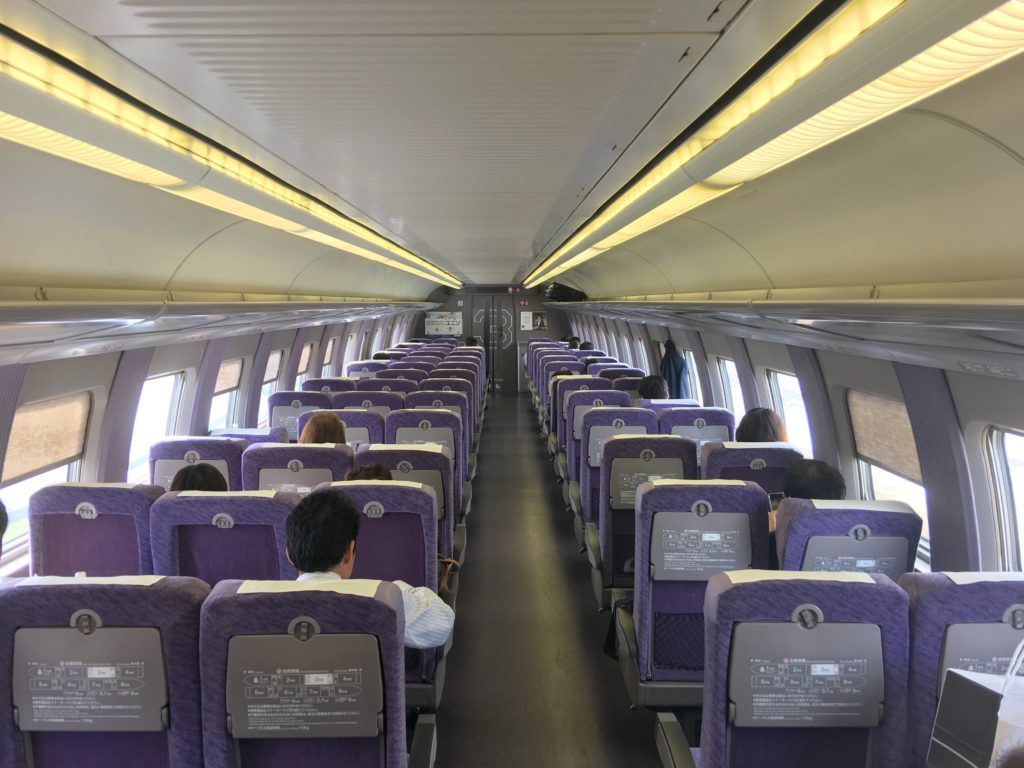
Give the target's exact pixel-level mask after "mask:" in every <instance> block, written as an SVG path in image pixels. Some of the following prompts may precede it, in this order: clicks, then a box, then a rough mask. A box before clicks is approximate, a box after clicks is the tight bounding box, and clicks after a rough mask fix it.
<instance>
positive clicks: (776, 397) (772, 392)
mask: <svg viewBox="0 0 1024 768" xmlns="http://www.w3.org/2000/svg"><path fill="white" fill-rule="evenodd" d="M764 373H765V379H766V380H767V382H768V395H769V397H771V401H772V408H773V409H774V410H775V412H776V413H777V414H779V418H781V419H782V423H783V424H784V425H785V427H786V434H787V435H788V436H789V437H790V439H789V442H793V440H792V434H793V429H792V425H791V424H790V423H789V422H788V421H787V420H786V408H785V405H784V403H783V400H782V388H781V387H780V386H779V377H780V376H788V377H790V378H791V379H793V381H795V382H796V386H797V389H798V390H800V403H801V405H803V408H804V422H805V423H806V425H807V437H808V439H809V440H810V446H809V448H810V450H809V451H808V452H807V453H806V454H805V455H806V457H807V458H809V459H810V458H814V433H813V431H812V430H811V418H810V415H809V414H808V413H807V401H806V400H805V399H804V391H803V388H802V387H801V386H800V378H799V377H798V376H797V375H796V374H795V373H790V372H789V371H780V370H778V369H776V368H768V367H766V368H765V369H764ZM793 444H794V445H797V443H793ZM886 471H889V470H886Z"/></svg>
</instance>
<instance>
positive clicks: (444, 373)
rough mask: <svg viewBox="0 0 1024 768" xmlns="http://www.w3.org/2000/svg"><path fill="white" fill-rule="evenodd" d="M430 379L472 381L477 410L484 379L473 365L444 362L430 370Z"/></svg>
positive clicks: (482, 392)
mask: <svg viewBox="0 0 1024 768" xmlns="http://www.w3.org/2000/svg"><path fill="white" fill-rule="evenodd" d="M430 378H432V379H466V380H467V381H470V382H472V383H473V396H474V397H475V398H476V407H477V410H479V408H480V405H481V403H482V401H483V397H484V379H483V376H482V375H481V373H480V372H479V370H478V369H477V368H475V367H467V366H466V365H464V364H460V363H448V362H444V363H441V364H440V365H438V366H437V367H436V368H434V370H433V371H431V372H430Z"/></svg>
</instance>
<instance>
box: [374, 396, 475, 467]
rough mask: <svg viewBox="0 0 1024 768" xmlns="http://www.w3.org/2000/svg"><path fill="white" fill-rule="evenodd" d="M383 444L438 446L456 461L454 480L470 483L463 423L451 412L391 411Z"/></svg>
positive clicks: (417, 409)
mask: <svg viewBox="0 0 1024 768" xmlns="http://www.w3.org/2000/svg"><path fill="white" fill-rule="evenodd" d="M384 442H386V443H394V444H396V445H399V444H409V443H412V444H423V443H440V444H441V445H443V446H445V447H446V448H447V449H448V451H449V453H451V455H452V456H454V457H455V479H456V480H468V479H469V470H468V467H467V466H466V450H465V449H466V442H465V439H464V436H463V433H462V419H461V418H460V417H459V416H456V415H455V414H454V413H452V412H451V411H445V410H441V409H439V408H407V409H402V410H399V411H392V412H391V413H389V414H388V417H387V419H385V421H384Z"/></svg>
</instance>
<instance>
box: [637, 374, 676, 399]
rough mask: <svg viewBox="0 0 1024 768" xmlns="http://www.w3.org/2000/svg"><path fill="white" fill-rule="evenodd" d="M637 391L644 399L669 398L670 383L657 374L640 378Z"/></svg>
mask: <svg viewBox="0 0 1024 768" xmlns="http://www.w3.org/2000/svg"><path fill="white" fill-rule="evenodd" d="M636 392H637V394H638V395H639V396H640V398H641V399H642V400H667V399H668V396H669V394H668V383H667V382H666V381H665V379H663V378H662V377H661V376H658V375H657V374H653V375H651V376H644V377H643V378H642V379H640V385H639V386H638V387H637V388H636Z"/></svg>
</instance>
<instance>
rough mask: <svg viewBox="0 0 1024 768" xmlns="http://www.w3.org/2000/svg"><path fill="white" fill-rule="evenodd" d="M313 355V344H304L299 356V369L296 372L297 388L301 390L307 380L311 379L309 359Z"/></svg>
mask: <svg viewBox="0 0 1024 768" xmlns="http://www.w3.org/2000/svg"><path fill="white" fill-rule="evenodd" d="M312 355H313V342H309V344H304V345H303V347H302V352H301V353H300V354H299V368H298V370H297V371H296V378H295V388H296V389H299V388H300V387H301V386H302V382H304V381H305V380H306V379H307V378H309V358H310V357H312Z"/></svg>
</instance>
